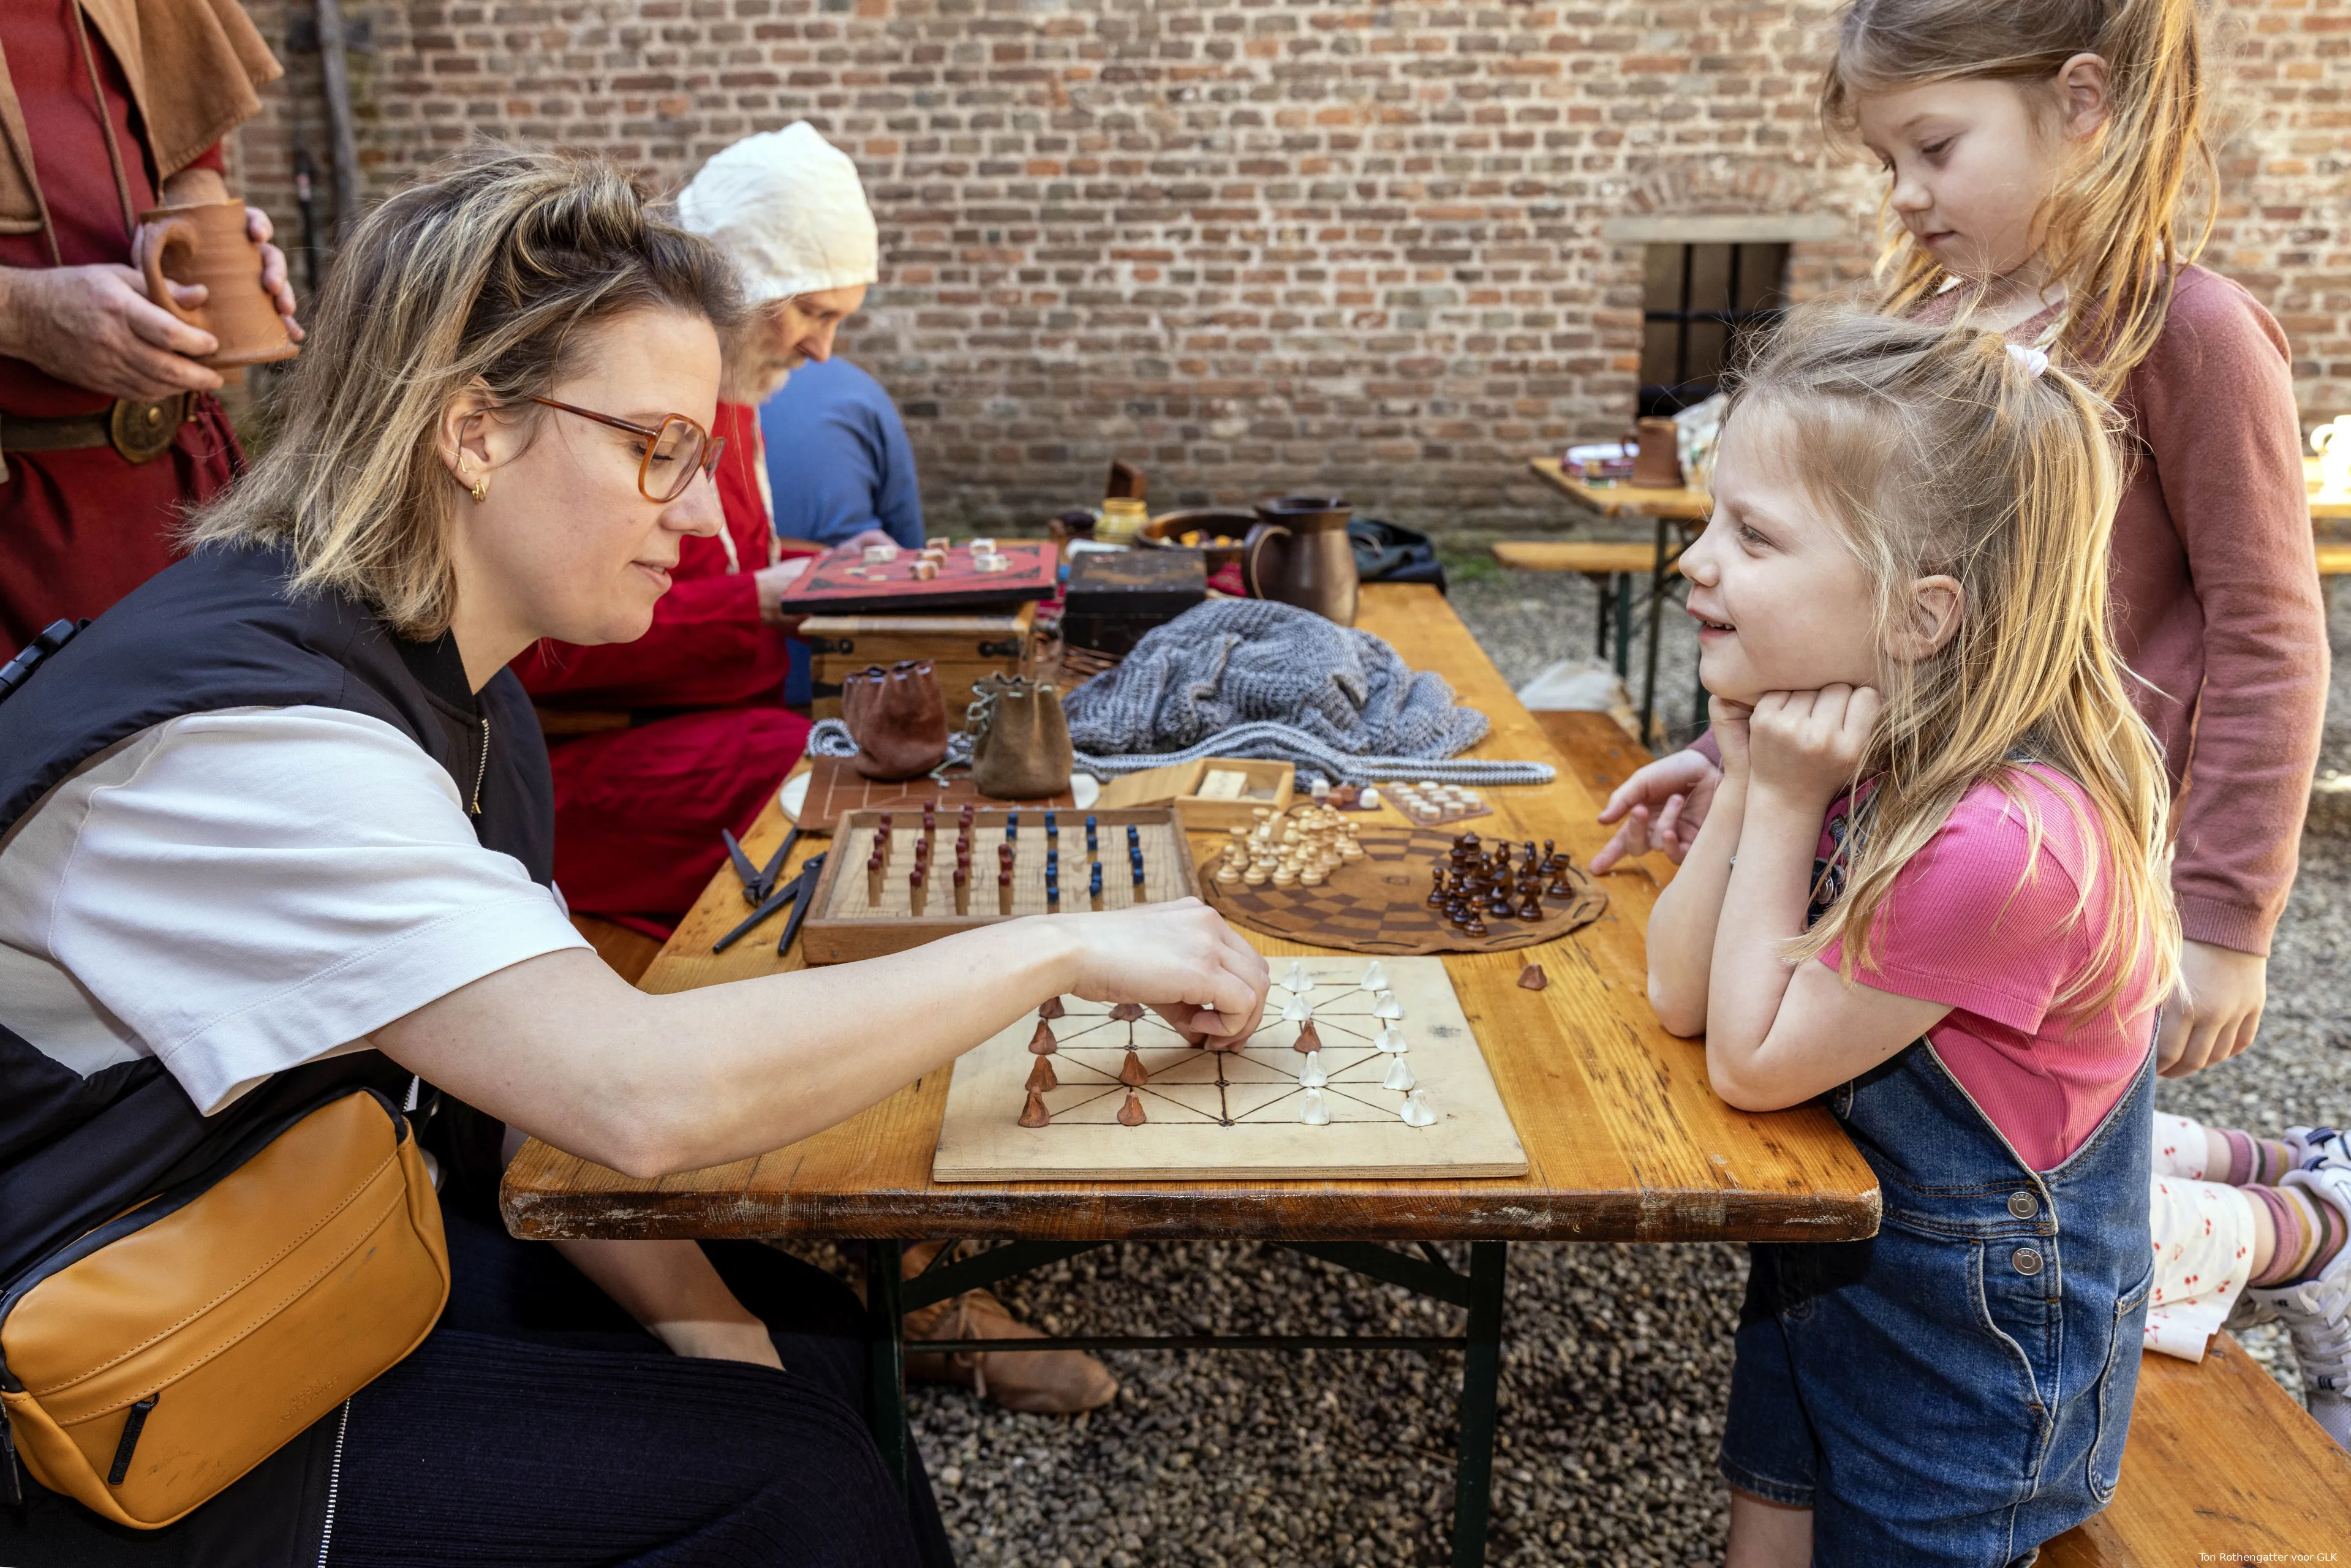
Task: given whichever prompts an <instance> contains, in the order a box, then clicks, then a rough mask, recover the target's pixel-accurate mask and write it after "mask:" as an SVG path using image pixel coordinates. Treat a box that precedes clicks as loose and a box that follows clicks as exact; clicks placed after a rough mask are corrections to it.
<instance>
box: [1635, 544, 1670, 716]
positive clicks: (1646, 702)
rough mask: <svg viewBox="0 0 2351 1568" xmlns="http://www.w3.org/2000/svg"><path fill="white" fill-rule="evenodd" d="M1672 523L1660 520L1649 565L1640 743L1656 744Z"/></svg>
mask: <svg viewBox="0 0 2351 1568" xmlns="http://www.w3.org/2000/svg"><path fill="white" fill-rule="evenodd" d="M1672 527H1673V524H1672V523H1671V522H1669V521H1668V520H1667V519H1666V518H1664V517H1659V518H1658V519H1657V553H1656V560H1655V562H1654V563H1653V564H1652V565H1651V566H1650V568H1649V667H1648V668H1647V669H1646V670H1644V671H1642V672H1641V744H1642V745H1644V746H1650V747H1654V746H1655V745H1656V743H1657V739H1656V735H1655V733H1653V731H1652V730H1651V727H1650V726H1651V722H1652V721H1653V719H1654V718H1655V716H1656V711H1657V630H1658V623H1659V622H1660V621H1661V619H1662V618H1663V616H1664V614H1665V609H1666V559H1667V558H1666V530H1667V529H1668V528H1672Z"/></svg>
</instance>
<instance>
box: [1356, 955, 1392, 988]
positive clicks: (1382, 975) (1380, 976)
mask: <svg viewBox="0 0 2351 1568" xmlns="http://www.w3.org/2000/svg"><path fill="white" fill-rule="evenodd" d="M1355 984H1356V985H1357V986H1358V987H1360V988H1362V989H1364V990H1366V991H1384V990H1386V989H1387V988H1388V972H1387V971H1386V970H1385V969H1383V968H1382V967H1380V961H1379V960H1378V959H1377V958H1374V959H1373V960H1372V962H1371V966H1370V967H1368V968H1366V969H1365V970H1364V977H1363V978H1362V979H1360V980H1357V981H1356V982H1355Z"/></svg>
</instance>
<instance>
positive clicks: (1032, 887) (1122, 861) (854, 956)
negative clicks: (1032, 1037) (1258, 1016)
mask: <svg viewBox="0 0 2351 1568" xmlns="http://www.w3.org/2000/svg"><path fill="white" fill-rule="evenodd" d="M1091 814H1092V817H1093V819H1094V823H1095V828H1096V837H1097V841H1099V843H1100V845H1101V859H1102V907H1103V908H1104V909H1128V908H1132V907H1134V905H1135V904H1138V903H1142V904H1164V903H1165V902H1167V901H1169V900H1171V899H1177V898H1197V897H1198V896H1199V895H1200V885H1199V883H1198V881H1197V880H1196V878H1195V876H1194V875H1193V872H1192V849H1191V845H1190V844H1189V843H1188V842H1186V840H1185V837H1184V825H1183V823H1182V821H1180V820H1178V818H1177V817H1176V815H1175V812H1174V811H1173V810H1169V809H1168V808H1166V807H1164V806H1157V807H1150V806H1137V807H1130V808H1128V809H1126V810H1109V811H1105V810H1095V811H1093V812H1092V813H1091ZM883 815H884V813H883V812H880V811H851V812H848V813H846V814H845V815H843V816H842V817H841V821H840V822H839V823H838V824H837V825H836V826H835V828H834V830H833V838H832V847H831V849H830V850H829V851H827V852H826V853H825V858H824V872H823V874H822V875H821V876H820V878H819V880H818V883H817V891H816V904H815V906H814V907H813V908H811V909H810V911H809V915H808V920H807V923H806V924H805V925H802V926H801V927H800V950H801V954H802V956H804V957H805V958H806V959H807V961H808V962H810V963H811V964H848V963H853V962H855V961H856V960H858V959H860V958H873V957H879V956H881V955H883V954H884V953H902V952H904V951H905V950H906V949H907V948H909V947H919V946H922V945H923V944H924V943H925V942H935V941H937V940H938V939H939V938H940V937H942V936H953V935H954V934H955V933H956V932H958V931H968V930H971V929H972V928H974V927H976V926H980V925H993V924H994V923H995V922H997V921H998V920H1007V919H1015V918H1018V917H1019V916H1020V915H1046V914H1050V913H1051V911H1050V910H1049V909H1048V907H1047V906H1046V903H1045V855H1046V851H1047V848H1048V842H1047V839H1046V834H1045V812H1044V810H1041V809H1037V808H1025V809H1023V810H1019V811H1017V812H1015V811H1009V810H988V811H979V812H976V813H974V815H973V819H972V854H971V873H972V876H971V881H972V887H971V913H970V914H968V915H957V914H956V912H955V885H954V874H955V842H956V815H957V813H956V812H955V811H941V812H940V813H939V814H938V833H937V836H936V838H935V840H934V841H933V843H932V848H931V853H932V856H933V862H932V863H933V865H934V866H935V868H937V869H935V871H934V873H932V879H931V880H932V882H933V884H934V885H932V886H931V887H930V888H929V890H928V894H927V896H926V898H925V904H924V908H923V913H922V914H920V915H916V914H915V913H914V898H913V894H912V892H911V890H910V889H909V888H908V886H907V883H906V873H908V872H909V871H910V870H912V869H913V868H914V845H915V844H916V842H918V841H920V840H921V838H922V836H923V814H922V811H921V810H920V809H919V808H918V809H916V810H913V811H892V812H889V813H887V815H888V816H889V818H890V846H891V847H890V863H889V866H888V869H886V870H885V871H884V872H883V876H882V896H881V898H880V899H879V900H878V901H877V900H874V899H872V898H870V897H868V896H867V888H866V876H865V862H866V860H867V859H868V857H870V856H871V855H872V852H873V841H874V834H875V833H876V832H877V831H879V828H880V824H881V820H882V818H883ZM1088 815H1089V813H1087V812H1084V811H1078V810H1056V811H1055V813H1054V816H1055V819H1056V821H1058V822H1059V824H1060V827H1061V833H1060V836H1059V839H1058V843H1059V846H1060V850H1061V914H1063V915H1075V914H1079V913H1081V912H1082V911H1085V910H1089V909H1091V908H1092V906H1093V905H1092V900H1091V899H1090V897H1089V896H1088V894H1087V887H1088V884H1089V883H1090V881H1091V878H1092V862H1090V861H1089V860H1088V859H1087V856H1086V818H1087V816H1088ZM1015 816H1018V817H1019V819H1020V821H1019V828H1020V831H1019V834H1018V835H1017V836H1016V837H1015V838H1014V839H1013V840H1012V845H1013V850H1014V857H1013V862H1012V909H1011V912H1010V914H1006V913H1004V912H1003V911H1002V910H1001V909H1000V908H999V907H998V902H997V891H996V872H997V852H996V850H997V846H998V844H1000V843H1002V842H1004V830H1005V826H1006V824H1007V823H1008V822H1009V821H1011V820H1012V818H1013V817H1015ZM1129 825H1133V826H1134V828H1136V829H1137V830H1138V836H1139V837H1140V839H1141V841H1142V845H1143V896H1142V897H1141V898H1140V899H1137V898H1136V897H1135V896H1134V875H1133V873H1131V872H1130V871H1129V870H1128V869H1127V859H1126V830H1127V828H1128V826H1129ZM1023 1038H1024V1039H1025V1038H1026V1037H1025V1036H1024V1037H1023Z"/></svg>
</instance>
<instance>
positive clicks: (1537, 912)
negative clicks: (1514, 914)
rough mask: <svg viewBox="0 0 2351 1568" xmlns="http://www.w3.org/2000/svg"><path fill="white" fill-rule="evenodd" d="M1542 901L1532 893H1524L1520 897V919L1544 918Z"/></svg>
mask: <svg viewBox="0 0 2351 1568" xmlns="http://www.w3.org/2000/svg"><path fill="white" fill-rule="evenodd" d="M1542 914H1543V908H1542V900H1541V899H1539V898H1537V897H1536V896H1535V895H1534V894H1532V893H1531V892H1529V893H1523V894H1520V895H1519V918H1520V919H1521V920H1541V918H1542Z"/></svg>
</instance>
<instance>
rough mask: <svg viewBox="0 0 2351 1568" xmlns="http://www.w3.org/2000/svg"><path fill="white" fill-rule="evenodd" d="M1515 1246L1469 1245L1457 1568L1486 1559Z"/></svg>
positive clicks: (1456, 1489) (1456, 1497)
mask: <svg viewBox="0 0 2351 1568" xmlns="http://www.w3.org/2000/svg"><path fill="white" fill-rule="evenodd" d="M1509 1267H1510V1243H1509V1242H1507V1241H1474V1242H1471V1243H1470V1245H1469V1334H1468V1345H1467V1346H1466V1347H1465V1349H1464V1352H1463V1354H1462V1358H1461V1442H1460V1448H1459V1458H1458V1460H1457V1464H1458V1469H1456V1471H1455V1474H1454V1486H1453V1568H1479V1564H1481V1563H1484V1562H1485V1561H1486V1525H1487V1521H1488V1517H1489V1513H1490V1511H1491V1510H1492V1506H1493V1492H1494V1428H1495V1426H1496V1424H1497V1422H1498V1421H1499V1416H1500V1405H1501V1383H1502V1279H1503V1276H1504V1275H1505V1274H1506V1273H1507V1272H1508V1271H1509Z"/></svg>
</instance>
